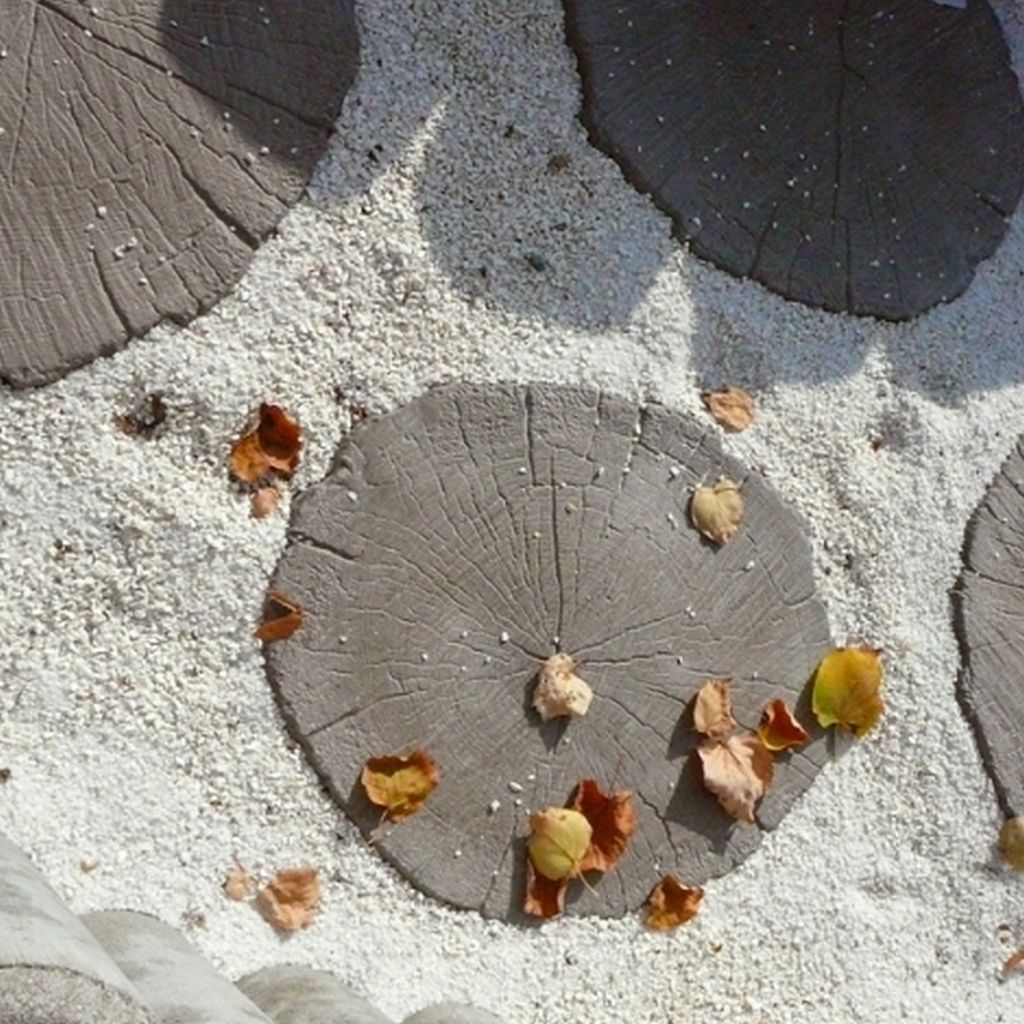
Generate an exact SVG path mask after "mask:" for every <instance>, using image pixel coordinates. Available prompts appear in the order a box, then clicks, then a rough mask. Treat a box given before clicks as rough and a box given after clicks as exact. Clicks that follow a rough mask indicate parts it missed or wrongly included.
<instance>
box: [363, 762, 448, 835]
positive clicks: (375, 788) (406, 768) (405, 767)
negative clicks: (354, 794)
mask: <svg viewBox="0 0 1024 1024" xmlns="http://www.w3.org/2000/svg"><path fill="white" fill-rule="evenodd" d="M360 781H361V782H362V784H363V789H365V790H366V795H367V796H368V797H369V798H370V801H371V802H372V803H375V804H376V805H377V806H378V807H383V808H384V811H385V813H386V814H387V816H388V817H389V818H390V819H391V820H392V821H401V819H402V818H408V817H409V815H410V814H415V813H416V812H417V811H418V810H419V809H420V808H421V807H422V806H423V803H424V801H425V800H426V799H427V797H428V796H430V794H431V793H433V792H434V790H435V789H436V788H437V784H438V782H440V781H441V776H440V773H439V772H438V770H437V763H436V762H435V761H434V759H433V758H432V757H431V756H430V755H429V754H428V753H427V752H426V751H425V750H414V751H413V752H412V753H411V754H409V755H408V756H407V757H398V756H397V755H394V754H388V755H385V756H384V757H371V758H369V759H368V760H367V762H366V765H365V766H364V768H363V772H362V775H361V776H360Z"/></svg>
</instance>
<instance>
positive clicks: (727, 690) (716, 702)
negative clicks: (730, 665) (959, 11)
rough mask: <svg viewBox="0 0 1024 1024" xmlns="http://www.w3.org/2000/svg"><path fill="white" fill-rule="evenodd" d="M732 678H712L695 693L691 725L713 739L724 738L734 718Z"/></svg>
mask: <svg viewBox="0 0 1024 1024" xmlns="http://www.w3.org/2000/svg"><path fill="white" fill-rule="evenodd" d="M731 690H732V680H731V679H712V680H711V681H710V682H707V683H705V684H704V685H703V686H702V687H701V688H700V690H699V691H698V693H697V700H696V702H695V703H694V705H693V727H694V728H695V729H696V730H697V732H702V733H704V735H705V736H710V737H711V738H712V739H713V740H724V739H725V738H726V736H728V735H729V733H731V732H732V727H733V726H734V725H735V724H736V719H735V718H733V717H732V696H731Z"/></svg>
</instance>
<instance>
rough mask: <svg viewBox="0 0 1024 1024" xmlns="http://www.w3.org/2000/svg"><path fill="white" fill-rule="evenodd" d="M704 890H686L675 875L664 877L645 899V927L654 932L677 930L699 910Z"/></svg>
mask: <svg viewBox="0 0 1024 1024" xmlns="http://www.w3.org/2000/svg"><path fill="white" fill-rule="evenodd" d="M703 899H704V890H703V889H698V888H687V887H686V886H685V885H683V883H682V882H680V881H679V879H678V878H676V876H675V875H666V876H665V877H664V878H663V879H662V880H661V881H660V882H659V883H658V884H657V885H656V886H655V887H654V888H653V889H652V890H651V895H650V896H648V897H647V927H648V928H651V929H653V930H654V931H656V932H664V931H668V930H669V929H670V928H678V927H679V926H680V925H681V924H686V922H687V921H689V920H690V919H691V918H693V917H695V916H696V914H697V911H698V910H700V904H701V900H703Z"/></svg>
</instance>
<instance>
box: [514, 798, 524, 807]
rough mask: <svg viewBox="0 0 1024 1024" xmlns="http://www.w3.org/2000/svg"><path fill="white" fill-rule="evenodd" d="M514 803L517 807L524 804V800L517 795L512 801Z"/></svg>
mask: <svg viewBox="0 0 1024 1024" xmlns="http://www.w3.org/2000/svg"><path fill="white" fill-rule="evenodd" d="M512 803H514V804H515V805H516V807H522V806H523V801H522V800H520V799H519V797H516V798H515V800H513V801H512Z"/></svg>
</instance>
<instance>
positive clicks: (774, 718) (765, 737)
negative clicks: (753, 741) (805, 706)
mask: <svg viewBox="0 0 1024 1024" xmlns="http://www.w3.org/2000/svg"><path fill="white" fill-rule="evenodd" d="M757 735H758V736H759V737H760V738H761V742H762V743H763V744H764V745H765V746H766V747H767V748H768V749H769V750H786V749H788V748H789V747H799V746H802V745H803V744H804V743H806V742H807V741H808V740H809V739H810V738H811V737H810V734H809V733H808V732H807V730H806V729H805V728H804V727H803V726H802V725H801V724H800V723H799V722H798V721H797V720H796V716H795V715H794V714H793V709H792V708H791V707H790V706H789V705H788V704H787V703H786V702H785V701H784V700H781V699H779V698H776V699H775V700H773V701H772V702H771V703H770V704H768V706H767V707H766V708H765V709H764V711H763V712H762V714H761V724H760V725H759V726H758V727H757Z"/></svg>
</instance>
